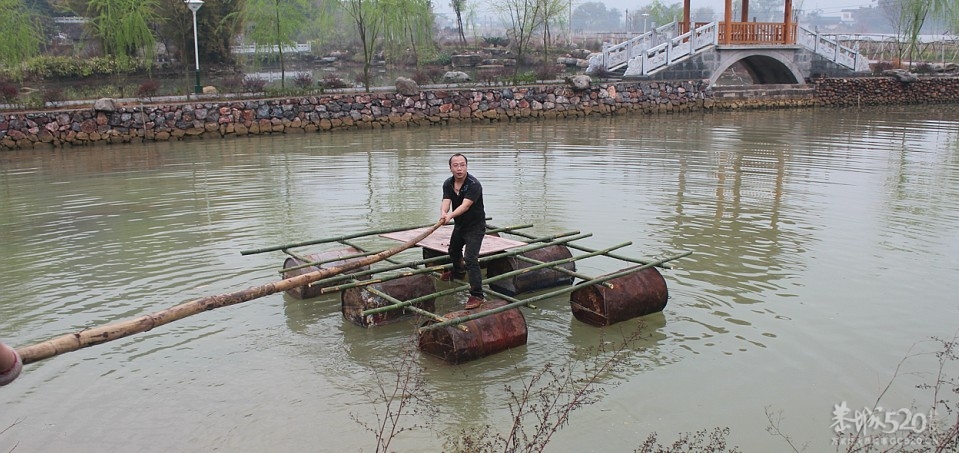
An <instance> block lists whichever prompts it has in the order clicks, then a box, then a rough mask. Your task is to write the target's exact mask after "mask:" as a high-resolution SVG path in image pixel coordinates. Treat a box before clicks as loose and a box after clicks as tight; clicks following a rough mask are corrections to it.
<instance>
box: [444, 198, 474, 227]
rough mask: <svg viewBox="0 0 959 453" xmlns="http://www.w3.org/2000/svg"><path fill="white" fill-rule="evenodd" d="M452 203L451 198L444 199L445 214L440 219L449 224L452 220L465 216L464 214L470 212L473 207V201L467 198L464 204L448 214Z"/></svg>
mask: <svg viewBox="0 0 959 453" xmlns="http://www.w3.org/2000/svg"><path fill="white" fill-rule="evenodd" d="M451 203H452V201H451V200H450V199H449V198H445V199H443V207H442V209H443V212H441V213H440V219H445V220H446V221H447V222H449V221H450V220H453V219H455V218H456V217H459V216H461V215H463V213H465V212H466V211H469V210H470V206H473V200H470V199H469V198H466V199H464V200H463V204H461V205H460V206H459V207H458V208H456V209H454V210H453V212H450V213H447V212H446V211H447V210H449V208H450V205H451Z"/></svg>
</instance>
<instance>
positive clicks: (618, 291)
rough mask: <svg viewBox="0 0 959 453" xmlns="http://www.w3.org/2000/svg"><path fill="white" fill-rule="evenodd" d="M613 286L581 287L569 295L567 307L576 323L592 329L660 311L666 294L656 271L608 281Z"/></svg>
mask: <svg viewBox="0 0 959 453" xmlns="http://www.w3.org/2000/svg"><path fill="white" fill-rule="evenodd" d="M609 283H611V284H612V285H613V287H612V288H608V287H606V286H604V285H590V286H584V287H582V288H580V289H577V290H576V291H573V292H572V293H571V294H570V299H569V304H570V308H571V309H572V311H573V316H574V317H576V319H578V320H580V321H582V322H585V323H587V324H591V325H594V326H608V325H610V324H615V323H617V322H620V321H626V320H628V319H632V318H636V317H639V316H645V315H648V314H650V313H656V312H660V311H663V309H664V308H666V301H667V299H669V292H668V291H667V290H666V279H664V278H663V276H662V275H661V274H660V273H659V271H658V270H656V268H655V267H649V268H646V269H640V270H637V271H636V272H633V273H630V274H626V275H624V276H621V277H617V278H614V279H612V280H609Z"/></svg>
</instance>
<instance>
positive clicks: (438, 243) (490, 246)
mask: <svg viewBox="0 0 959 453" xmlns="http://www.w3.org/2000/svg"><path fill="white" fill-rule="evenodd" d="M427 229H429V227H426V228H416V229H412V230H406V231H397V232H395V233H385V234H381V235H380V236H382V237H385V238H389V239H393V240H396V241H399V242H406V241H408V240H410V239H413V238H415V237H416V236H417V235H418V234H420V233H422V232H423V231H425V230H427ZM452 234H453V225H443V226H441V227H439V228H438V229H437V230H436V231H434V232H433V234H431V235H429V236H427V237H426V239H423V240H422V241H420V242H418V243H416V245H418V246H420V247H423V248H426V249H430V250H434V251H437V252H440V253H444V254H445V253H446V252H447V251H448V250H449V247H450V236H451V235H452ZM523 245H527V244H526V243H525V242H520V241H514V240H512V239H507V238H502V237H499V236H491V235H489V234H487V235H486V237H484V238H483V245H482V246H481V247H480V256H484V255H491V254H493V253H498V252H502V251H503V250H508V249H511V248H514V247H520V246H523Z"/></svg>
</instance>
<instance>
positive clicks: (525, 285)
mask: <svg viewBox="0 0 959 453" xmlns="http://www.w3.org/2000/svg"><path fill="white" fill-rule="evenodd" d="M520 256H524V257H526V258H531V259H534V260H537V261H542V262H544V263H545V262H550V261H559V260H563V259H567V258H570V257H572V256H573V254H572V253H570V251H569V248H568V247H566V246H563V245H550V246H547V247H543V248H540V249H535V250H530V251H528V252H524V253H522V254H521V255H520ZM530 266H535V264H533V263H530V262H529V261H525V260H522V259H520V258H517V257H515V256H511V257H507V258H500V259H497V260H493V261H490V262H489V265H487V267H486V277H487V278H491V277H495V276H498V275H502V274H505V273H507V272H513V271H516V270H520V269H525V268H527V267H530ZM556 267H560V268H563V269H566V270H568V271H571V272H575V271H576V263H575V262H569V263H563V264H561V265H558V266H556ZM572 283H573V277H572V276H570V275H568V274H566V273H563V272H560V271H557V270H554V269H551V268H548V267H547V268H542V269H537V270H533V271H529V272H524V273H521V274H517V275H514V276H512V277H508V278H505V279H502V280H496V281H493V282H490V284H489V286H490V288H492V289H493V290H495V291H499V292H501V293H503V294H506V295H508V296H515V295H517V294H522V293H527V292H530V291H536V290H540V289H545V288H554V287H557V286H564V285H571V284H572Z"/></svg>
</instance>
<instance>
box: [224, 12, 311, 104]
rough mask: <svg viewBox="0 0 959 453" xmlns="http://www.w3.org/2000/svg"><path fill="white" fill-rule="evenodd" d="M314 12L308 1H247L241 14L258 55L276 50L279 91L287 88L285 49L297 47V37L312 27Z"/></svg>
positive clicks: (247, 35)
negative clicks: (263, 50)
mask: <svg viewBox="0 0 959 453" xmlns="http://www.w3.org/2000/svg"><path fill="white" fill-rule="evenodd" d="M311 8H312V5H311V4H310V2H309V1H308V0H246V7H245V8H243V11H242V13H241V16H242V18H243V22H244V24H245V25H246V26H245V31H246V33H245V34H246V37H247V38H249V39H250V40H252V41H253V43H254V44H255V48H256V51H257V52H260V51H261V50H262V49H264V48H265V49H272V48H273V47H274V46H275V47H276V49H277V52H278V53H277V55H278V56H279V61H280V87H285V86H286V60H285V58H284V57H283V46H289V45H292V44H296V36H297V35H298V34H299V33H300V32H302V31H303V30H304V29H305V28H306V26H307V25H308V24H309V23H310V20H309V12H310V10H311Z"/></svg>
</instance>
